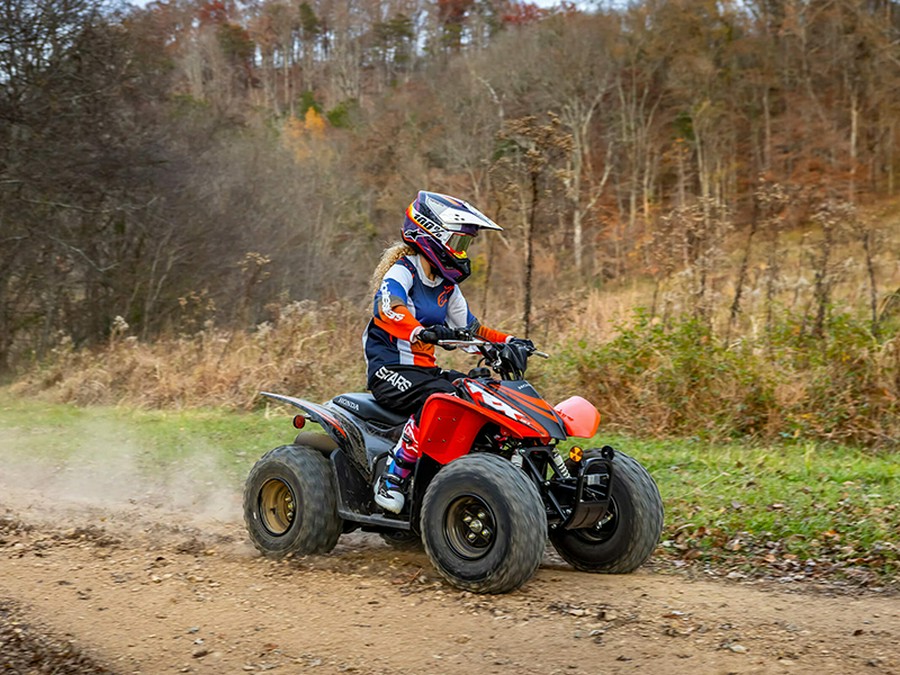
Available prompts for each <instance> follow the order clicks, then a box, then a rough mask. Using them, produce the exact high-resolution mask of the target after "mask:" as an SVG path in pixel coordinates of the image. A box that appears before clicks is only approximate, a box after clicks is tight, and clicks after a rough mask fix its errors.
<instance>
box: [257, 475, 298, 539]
mask: <svg viewBox="0 0 900 675" xmlns="http://www.w3.org/2000/svg"><path fill="white" fill-rule="evenodd" d="M259 513H260V517H261V519H262V523H263V526H264V527H265V528H266V530H268V532H269V534H272V535H274V536H276V537H279V536H281V535H283V534H284V533H285V532H287V531H288V530H289V529H291V525H293V524H294V518H295V517H296V515H297V511H296V504H295V501H294V492H293V491H292V490H291V488H290V486H289V485H288V484H287V483H285V482H284V481H283V480H281V479H278V478H272V479H270V480H267V481H266V482H265V483H263V486H262V488H261V489H260V491H259Z"/></svg>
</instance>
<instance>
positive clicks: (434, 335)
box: [419, 324, 465, 345]
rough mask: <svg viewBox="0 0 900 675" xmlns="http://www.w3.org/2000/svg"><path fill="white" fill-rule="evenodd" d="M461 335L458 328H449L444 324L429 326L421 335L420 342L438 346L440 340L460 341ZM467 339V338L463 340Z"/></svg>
mask: <svg viewBox="0 0 900 675" xmlns="http://www.w3.org/2000/svg"><path fill="white" fill-rule="evenodd" d="M459 339H461V338H460V334H459V331H458V330H457V329H456V328H449V327H447V326H445V325H443V324H438V325H436V326H429V327H428V328H426V329H425V330H423V331H422V332H421V333H419V340H420V341H421V342H424V343H426V344H429V345H436V344H437V343H438V340H459ZM462 339H465V338H462Z"/></svg>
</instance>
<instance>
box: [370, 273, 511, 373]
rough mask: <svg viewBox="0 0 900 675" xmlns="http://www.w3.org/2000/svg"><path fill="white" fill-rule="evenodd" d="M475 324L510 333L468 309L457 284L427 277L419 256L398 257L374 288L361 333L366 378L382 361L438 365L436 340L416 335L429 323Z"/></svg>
mask: <svg viewBox="0 0 900 675" xmlns="http://www.w3.org/2000/svg"><path fill="white" fill-rule="evenodd" d="M438 324H443V325H446V326H448V327H450V328H467V327H472V326H476V327H477V329H476V331H475V334H476V335H478V336H479V337H481V338H483V339H485V340H490V341H492V342H503V341H504V340H506V339H508V337H509V336H508V335H506V334H505V333H501V332H500V331H496V330H492V329H490V328H487V327H485V326H481V325H480V324H479V323H478V320H477V319H476V318H475V316H474V315H473V314H472V312H471V311H469V303H468V302H466V299H465V297H464V296H463V294H462V291H461V290H460V288H459V286H457V285H456V284H454V283H453V282H450V281H447V280H445V279H443V278H441V277H437V278H436V279H434V280H431V279H429V278H428V275H427V274H425V270H424V269H423V268H422V262H421V260H420V259H419V256H418V255H409V256H405V257H403V258H400V259H399V260H398V261H397V262H395V263H394V264H393V266H392V267H391V268H390V269H389V270H388V272H387V274H385V275H384V279H382V281H381V287H380V288H379V289H378V291H377V292H376V293H375V301H374V312H373V317H372V319H371V320H370V321H369V325H368V326H367V327H366V332H365V333H364V334H363V348H364V350H365V354H366V364H367V372H368V377H369V379H370V380H371V379H372V377H373V376H374V374H375V373H376V372H377V371H378V369H379V368H381V367H382V366H398V365H404V366H422V367H426V368H429V367H434V366H435V365H437V364H436V362H435V358H434V345H431V344H425V343H423V342H421V341H419V340H417V337H418V334H419V333H420V332H421V331H422V330H423V329H424V327H426V326H434V325H438Z"/></svg>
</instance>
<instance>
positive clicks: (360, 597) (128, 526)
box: [0, 480, 900, 675]
mask: <svg viewBox="0 0 900 675" xmlns="http://www.w3.org/2000/svg"><path fill="white" fill-rule="evenodd" d="M46 496H47V495H46V493H45V491H44V490H40V491H38V490H34V489H27V488H23V487H21V485H13V484H10V481H2V480H0V624H3V626H4V629H3V630H0V668H2V667H3V666H7V667H8V668H10V669H11V670H12V671H13V672H17V671H19V672H38V670H37V668H36V667H35V669H34V670H33V671H29V670H28V669H27V668H25V667H23V665H22V664H21V663H19V664H18V665H17V664H16V662H14V661H12V660H11V659H12V657H11V656H10V654H12V653H13V644H12V643H11V642H10V641H9V636H10V635H13V636H15V635H20V634H21V630H22V629H21V628H20V632H19V633H14V629H15V626H19V627H23V626H24V627H25V629H27V630H28V631H31V632H32V633H36V634H38V635H39V636H40V637H41V638H42V639H45V641H46V640H48V639H49V640H51V641H52V642H54V643H55V644H64V645H72V646H70V647H67V649H68V650H69V651H68V652H66V653H68V654H70V655H71V654H72V653H77V657H78V659H81V660H82V661H81V662H79V663H82V665H77V664H75V660H72V661H71V663H72V664H75V665H70V667H68V669H63V670H61V671H59V672H73V673H83V672H94V671H96V670H98V669H100V668H106V669H108V670H109V671H111V672H114V673H166V672H196V673H243V672H256V671H265V670H277V672H285V673H295V672H312V673H321V674H323V675H325V674H328V673H347V672H350V673H360V674H367V673H373V674H374V673H397V674H399V673H404V674H410V675H412V674H417V673H460V674H462V673H534V674H539V673H540V674H549V673H560V674H562V673H571V674H573V675H575V674H588V673H625V672H650V673H660V674H665V673H684V672H688V671H692V672H694V673H782V672H783V673H813V672H815V673H855V672H871V673H898V672H900V646H898V642H900V600H898V598H897V597H896V596H893V597H879V596H876V595H871V594H870V595H863V596H856V597H848V596H846V595H844V596H835V597H829V596H828V595H827V594H823V593H821V592H816V593H810V592H797V591H793V592H789V591H788V590H785V589H782V588H780V587H773V586H772V585H769V586H755V585H750V584H737V583H732V582H726V581H721V580H719V581H691V580H688V579H685V578H684V577H681V576H677V575H670V574H661V573H659V572H654V571H645V572H641V573H638V574H633V575H628V576H593V575H586V574H581V573H577V572H574V571H572V570H571V569H569V568H568V567H567V566H565V565H564V564H563V563H562V562H561V561H560V560H559V559H558V558H556V557H555V556H554V555H553V554H552V553H551V552H549V551H548V554H547V555H546V556H545V560H544V564H543V565H542V567H541V569H540V570H539V572H538V574H537V575H536V577H535V578H534V579H533V580H532V581H530V582H529V583H528V584H526V585H525V586H524V587H523V588H522V589H521V590H519V591H517V592H515V593H512V594H509V595H505V596H499V597H495V596H476V595H472V594H470V593H465V592H461V591H458V590H456V589H454V588H452V587H450V586H447V585H446V584H444V583H443V582H441V581H439V580H438V577H437V575H436V573H434V572H433V570H432V568H431V566H430V563H429V562H428V560H427V558H426V557H425V554H424V553H422V552H417V551H414V552H400V551H396V550H394V549H392V548H390V547H389V546H388V545H386V544H385V543H383V542H382V541H381V540H380V539H379V538H378V537H377V536H375V535H368V534H360V533H353V534H350V535H345V536H344V537H343V538H342V539H341V542H340V543H339V545H338V548H337V549H336V550H335V551H334V552H333V553H331V554H329V555H327V556H311V557H308V558H304V559H297V560H289V561H282V562H273V561H269V560H266V559H263V558H261V557H259V556H258V555H257V554H256V553H255V551H253V550H252V548H251V547H250V546H249V545H248V544H247V543H245V537H244V533H243V528H242V525H241V523H240V522H239V517H238V515H237V513H238V512H237V506H236V505H237V495H233V496H232V504H231V506H230V507H229V508H226V509H225V511H224V512H223V515H222V517H221V518H219V519H215V520H213V519H210V518H209V517H208V516H205V515H204V516H199V515H198V516H190V515H186V514H187V513H196V510H194V511H191V510H190V509H188V510H184V509H179V510H175V509H173V508H172V506H171V504H167V503H166V502H165V501H164V500H160V499H158V498H154V497H153V495H152V491H151V492H148V493H147V494H144V495H142V496H141V497H140V498H132V499H130V500H127V501H126V502H124V503H117V504H110V503H104V504H103V505H102V506H100V505H97V504H96V503H90V502H89V501H88V502H85V501H84V500H81V501H78V502H69V503H65V502H59V501H57V503H56V504H55V505H54V506H52V508H51V507H50V506H48V501H47V499H46ZM3 603H6V604H3ZM4 608H6V609H4ZM11 617H12V618H11ZM13 619H15V620H13ZM4 622H5V623H4ZM12 624H15V626H13V627H11V625H12ZM26 624H27V625H26ZM48 636H50V637H48ZM4 641H5V642H4ZM4 644H5V647H4ZM20 648H21V647H20ZM64 651H65V650H64ZM4 659H6V661H7V662H6V663H5V662H4ZM83 664H88V665H83Z"/></svg>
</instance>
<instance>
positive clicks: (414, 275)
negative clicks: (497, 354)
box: [363, 190, 530, 513]
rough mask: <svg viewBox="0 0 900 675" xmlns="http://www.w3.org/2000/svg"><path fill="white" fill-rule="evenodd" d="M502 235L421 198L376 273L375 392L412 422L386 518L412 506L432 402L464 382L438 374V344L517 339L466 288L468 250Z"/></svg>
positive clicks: (468, 214) (462, 211) (467, 209)
mask: <svg viewBox="0 0 900 675" xmlns="http://www.w3.org/2000/svg"><path fill="white" fill-rule="evenodd" d="M502 229H503V228H501V227H500V226H499V225H497V224H496V223H494V222H493V221H492V220H491V219H490V218H488V217H487V216H485V215H484V214H483V213H481V212H480V211H479V210H478V209H476V208H474V207H473V206H471V205H470V204H468V203H466V202H464V201H463V200H461V199H456V198H454V197H449V196H447V195H442V194H438V193H436V192H427V191H425V190H421V191H419V193H418V196H417V197H416V199H415V201H414V202H413V203H412V204H410V205H409V208H407V209H406V218H405V219H404V221H403V228H402V231H401V234H402V237H403V241H402V242H398V243H397V244H395V245H393V246H391V247H390V248H388V249H387V250H386V251H385V252H384V255H383V256H382V258H381V262H379V264H378V267H377V268H376V269H375V274H374V275H373V283H374V284H376V285H377V291H376V292H375V303H374V316H373V318H372V319H371V320H370V321H369V325H368V326H367V328H366V331H365V334H364V335H363V347H364V349H365V354H366V364H367V374H368V388H369V389H370V390H371V391H372V394H373V395H374V397H375V399H376V400H377V401H378V403H379V404H381V405H382V406H384V407H386V408H389V409H391V410H394V411H396V412H398V413H401V414H404V415H410V418H409V420H408V421H407V422H406V425H405V426H404V427H403V432H402V434H401V436H400V440H399V441H398V443H397V445H396V446H395V447H394V448H392V449H391V451H390V452H389V455H388V459H389V463H388V466H387V468H386V469H385V471H384V473H383V474H382V475H381V476H380V478H379V479H378V481H376V483H375V502H376V503H377V504H378V505H379V506H380V507H382V508H383V509H385V510H386V511H390V512H392V513H400V511H401V510H402V509H403V505H404V503H405V501H406V492H407V489H408V484H409V477H410V474H411V473H412V470H413V469H414V468H415V466H416V461H417V460H418V458H419V454H420V453H419V448H418V443H417V439H416V435H417V432H418V423H419V421H420V419H419V416H420V413H421V410H422V406H423V405H424V404H425V400H426V399H427V398H428V397H429V396H430V395H431V394H434V393H437V392H442V393H446V394H454V393H456V389H455V387H454V386H453V381H454V380H455V379H457V378H459V377H463V373H460V372H457V371H453V370H442V369H441V368H439V367H438V366H437V364H436V362H435V357H434V346H435V344H436V343H437V342H438V341H439V340H452V339H459V337H460V336H461V335H464V334H471V335H475V336H477V337H480V338H482V339H484V340H488V341H490V342H508V341H510V340H513V339H516V338H512V337H511V336H509V335H507V334H506V333H501V332H500V331H497V330H493V329H491V328H487V327H486V326H482V325H481V324H480V323H479V321H478V320H477V319H476V318H475V317H474V316H473V315H472V313H471V312H470V311H469V305H468V303H467V302H466V299H465V297H463V294H462V291H461V290H460V289H459V286H458V284H459V283H460V282H462V281H463V280H464V279H466V278H467V277H468V276H469V274H470V273H471V263H470V261H469V257H468V255H467V250H468V248H469V245H470V244H471V243H472V240H473V239H474V238H475V237H476V235H477V234H478V231H479V230H502ZM523 342H525V341H523ZM529 342H530V341H529Z"/></svg>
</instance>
